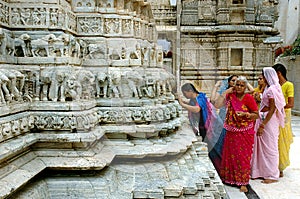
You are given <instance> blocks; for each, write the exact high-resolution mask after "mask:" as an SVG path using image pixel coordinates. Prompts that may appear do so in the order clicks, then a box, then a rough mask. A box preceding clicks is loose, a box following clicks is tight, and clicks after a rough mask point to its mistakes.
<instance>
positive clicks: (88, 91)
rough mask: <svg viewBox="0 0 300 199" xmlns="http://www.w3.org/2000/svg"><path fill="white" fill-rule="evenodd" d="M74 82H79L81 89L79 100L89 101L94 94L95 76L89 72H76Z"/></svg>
mask: <svg viewBox="0 0 300 199" xmlns="http://www.w3.org/2000/svg"><path fill="white" fill-rule="evenodd" d="M75 74H76V80H77V81H78V82H79V84H80V86H81V87H82V88H81V99H91V98H92V97H94V96H93V94H94V87H93V85H94V82H95V76H94V74H93V73H92V72H91V71H89V70H78V71H77V72H76V73H75Z"/></svg>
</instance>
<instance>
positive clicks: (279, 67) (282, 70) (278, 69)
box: [272, 64, 288, 80]
mask: <svg viewBox="0 0 300 199" xmlns="http://www.w3.org/2000/svg"><path fill="white" fill-rule="evenodd" d="M272 68H274V70H275V71H276V72H280V73H281V75H282V76H283V77H284V79H285V80H288V79H287V77H286V73H287V71H286V68H285V67H284V65H282V64H275V65H274V66H272Z"/></svg>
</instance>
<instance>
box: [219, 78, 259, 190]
mask: <svg viewBox="0 0 300 199" xmlns="http://www.w3.org/2000/svg"><path fill="white" fill-rule="evenodd" d="M247 83H248V82H247V79H246V78H245V77H243V76H240V77H238V78H237V80H236V82H235V86H234V87H232V88H231V89H228V90H226V92H225V93H224V94H222V96H223V100H220V101H219V102H217V103H226V105H227V113H226V118H225V121H224V128H225V129H226V130H227V133H226V136H225V139H224V145H223V158H222V162H221V170H220V177H221V180H222V181H223V183H225V184H230V185H236V186H239V187H240V191H241V192H248V189H247V185H248V184H249V180H250V172H251V164H250V162H251V157H252V153H253V144H254V134H255V132H254V122H255V120H256V119H257V118H258V110H257V109H258V108H257V105H256V102H255V100H254V98H253V96H252V95H250V94H248V93H245V91H246V88H247Z"/></svg>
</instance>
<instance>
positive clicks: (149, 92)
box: [142, 75, 156, 98]
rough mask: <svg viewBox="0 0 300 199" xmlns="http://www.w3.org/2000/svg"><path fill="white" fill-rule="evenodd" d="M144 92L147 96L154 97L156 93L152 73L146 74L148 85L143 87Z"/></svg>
mask: <svg viewBox="0 0 300 199" xmlns="http://www.w3.org/2000/svg"><path fill="white" fill-rule="evenodd" d="M142 90H143V93H144V95H145V96H146V97H149V98H154V97H155V95H156V93H155V91H156V90H155V80H154V77H152V76H151V75H148V76H146V85H145V86H144V87H143V89H142Z"/></svg>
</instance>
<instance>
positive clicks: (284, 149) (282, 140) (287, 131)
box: [273, 64, 294, 177]
mask: <svg viewBox="0 0 300 199" xmlns="http://www.w3.org/2000/svg"><path fill="white" fill-rule="evenodd" d="M273 68H274V69H275V71H276V72H277V75H278V79H279V84H280V85H281V89H282V92H283V95H284V98H285V102H286V105H285V107H284V110H285V115H286V116H285V125H284V127H283V128H282V127H280V128H279V130H280V133H279V139H278V149H279V171H280V177H283V170H284V169H286V168H287V167H288V166H289V165H290V157H289V152H290V145H291V144H292V143H293V133H292V126H291V115H292V114H291V109H292V108H293V107H294V85H293V83H292V82H290V81H288V80H287V77H286V73H287V70H286V68H285V67H284V66H283V65H282V64H275V65H274V66H273Z"/></svg>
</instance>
